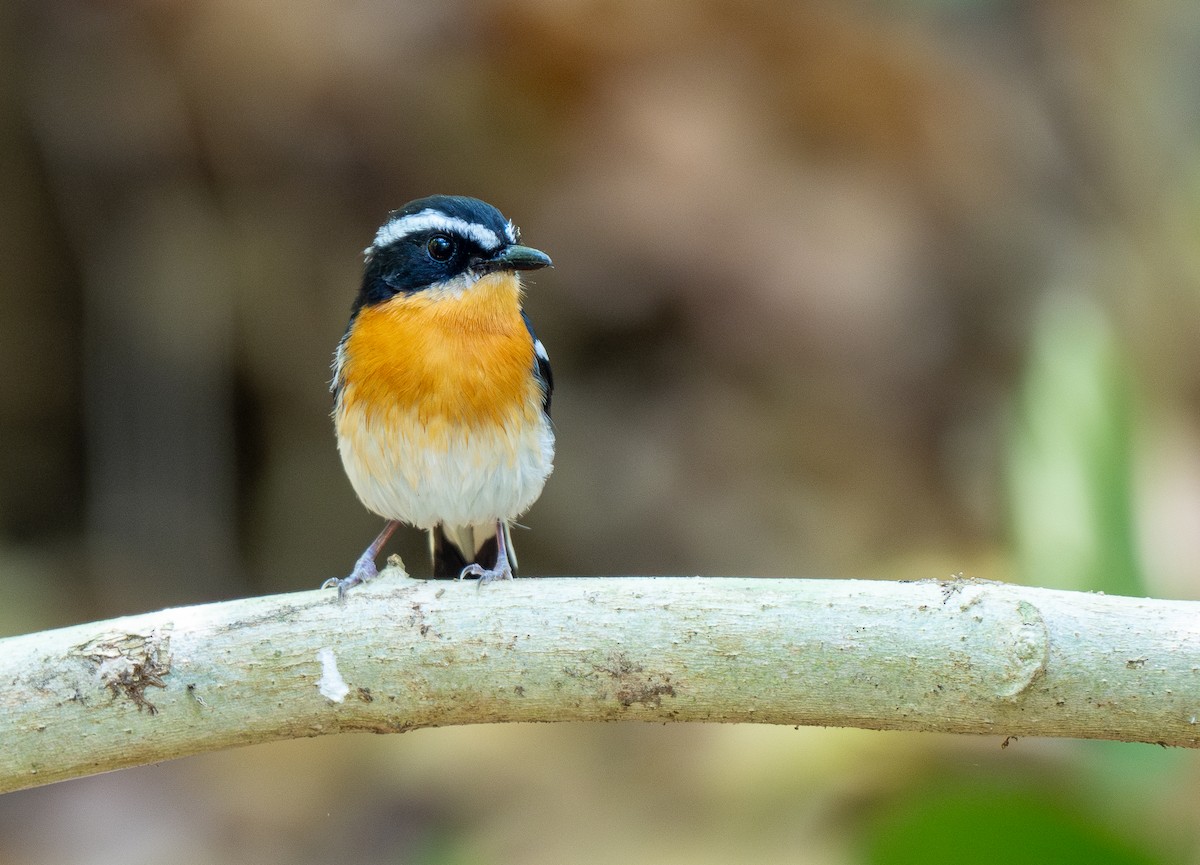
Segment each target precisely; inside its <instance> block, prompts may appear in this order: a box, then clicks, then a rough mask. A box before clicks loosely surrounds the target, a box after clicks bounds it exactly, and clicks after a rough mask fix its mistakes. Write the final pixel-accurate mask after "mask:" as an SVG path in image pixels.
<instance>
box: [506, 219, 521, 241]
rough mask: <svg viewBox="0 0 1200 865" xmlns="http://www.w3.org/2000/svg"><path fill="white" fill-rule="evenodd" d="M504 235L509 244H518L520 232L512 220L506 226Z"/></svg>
mask: <svg viewBox="0 0 1200 865" xmlns="http://www.w3.org/2000/svg"><path fill="white" fill-rule="evenodd" d="M504 234H505V235H506V236H507V237H508V242H509V243H516V242H517V237H518V235H519V234H520V232H519V231H518V230H517V227H516V226H515V225H513V221H512V220H511V219H510V220H509V221H508V222H507V223H505V225H504Z"/></svg>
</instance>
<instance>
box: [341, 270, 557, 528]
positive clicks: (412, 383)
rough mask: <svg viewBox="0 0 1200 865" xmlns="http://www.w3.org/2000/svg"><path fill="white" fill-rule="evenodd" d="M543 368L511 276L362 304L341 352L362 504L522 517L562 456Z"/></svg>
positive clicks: (426, 518)
mask: <svg viewBox="0 0 1200 865" xmlns="http://www.w3.org/2000/svg"><path fill="white" fill-rule="evenodd" d="M534 363H535V354H534V345H533V341H532V339H531V337H530V335H529V331H528V329H527V327H526V325H525V322H524V320H523V319H522V317H521V312H520V282H519V281H518V279H517V278H516V277H515V276H514V275H512V274H509V273H500V274H491V275H488V276H485V277H483V278H482V279H480V280H479V281H478V282H476V283H475V284H474V285H473V286H472V287H471V288H470V289H468V290H467V291H465V292H462V293H460V294H458V295H455V296H447V295H445V294H442V295H437V294H434V293H432V292H417V293H415V294H412V295H398V296H397V297H395V298H393V299H392V300H390V301H388V302H386V303H383V304H378V305H375V306H370V307H365V308H363V309H362V310H360V311H359V314H358V316H357V318H356V320H355V322H354V323H353V326H352V327H351V329H350V331H349V332H348V334H347V336H346V338H345V339H344V340H343V343H342V345H341V346H340V348H339V351H338V359H337V364H336V366H337V369H336V371H335V386H336V389H337V406H336V409H335V421H336V426H337V433H338V446H339V450H340V451H341V455H342V460H343V463H344V465H345V467H346V473H347V475H348V476H349V478H350V481H351V484H352V485H353V486H354V489H355V491H356V492H357V493H358V495H359V498H360V499H362V501H363V504H365V505H366V506H367V507H368V508H369V509H371V510H372V511H375V512H376V513H378V514H380V515H382V516H384V517H387V518H389V519H400V520H404V521H405V522H408V523H411V524H413V525H417V526H421V527H424V528H429V527H432V526H433V525H436V524H438V523H449V524H452V525H472V524H484V523H489V522H492V521H494V520H497V519H503V520H508V519H514V518H515V517H517V516H519V515H520V514H521V513H523V512H524V511H525V510H526V509H527V508H528V507H529V506H530V505H531V504H533V502H534V501H535V500H536V499H537V497H538V495H539V494H540V493H541V489H542V486H543V485H544V484H545V480H546V477H547V476H548V475H549V474H550V471H551V469H552V461H553V453H554V437H553V432H552V431H551V428H550V425H549V420H548V419H547V418H546V416H545V414H544V412H543V411H542V396H543V395H542V390H541V386H540V385H539V384H538V382H537V380H536V378H535V377H534V376H533V373H532V370H533V367H534Z"/></svg>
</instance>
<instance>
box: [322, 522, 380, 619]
mask: <svg viewBox="0 0 1200 865" xmlns="http://www.w3.org/2000/svg"><path fill="white" fill-rule="evenodd" d="M398 525H400V523H399V522H397V521H396V520H388V521H387V524H386V525H384V527H383V531H382V532H380V533H379V537H377V538H375V540H373V541H371V546H369V547H367V548H366V549H365V550H363V554H362V555H361V556H359V557H358V561H357V562H355V563H354V570H353V571H351V572H350V576H348V577H330V578H329V579H328V580H326V581H325V582H323V583H321V588H322V589H332V588H333V587H334V586H337V590H338V600H339V601H340V600H342V599H343V598H345V597H346V592H348V591H349V590H350V589H351V588H352V587H353V586H357V585H358V584H359V583H365V582H366V581H367V580H373V579H375V577H377V576H379V569H378V568H376V567H375V557H376V556H378V555H379V551H380V550H382V549H383V545H384V544H386V543H387V540H388V538H390V537H391V536H392V532H394V531H396V526H398Z"/></svg>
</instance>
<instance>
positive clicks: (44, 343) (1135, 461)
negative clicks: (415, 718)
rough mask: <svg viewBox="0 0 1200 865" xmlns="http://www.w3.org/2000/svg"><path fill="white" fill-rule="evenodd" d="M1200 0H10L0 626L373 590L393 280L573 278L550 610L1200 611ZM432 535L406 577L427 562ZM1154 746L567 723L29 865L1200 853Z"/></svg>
mask: <svg viewBox="0 0 1200 865" xmlns="http://www.w3.org/2000/svg"><path fill="white" fill-rule="evenodd" d="M1197 68H1200V7H1197V5H1196V4H1194V3H1190V2H1187V0H1163V2H1159V3H1151V4H1121V5H1120V6H1119V7H1118V6H1114V5H1110V4H1090V3H1071V2H1061V3H1057V2H1051V3H1031V2H1013V0H1008V2H1002V0H970V2H968V0H875V2H862V0H855V2H833V0H830V2H796V3H783V2H762V0H758V2H756V0H742V2H733V0H727V2H723V0H711V2H673V0H483V2H464V0H437V2H398V0H311V2H300V3H297V2H287V0H141V2H132V0H109V2H95V0H94V2H81V0H52V2H34V0H10V2H9V3H6V4H4V6H3V8H2V9H0V200H2V201H3V205H2V207H3V211H4V228H3V231H0V368H2V369H3V370H4V371H5V374H4V375H3V376H2V377H0V589H2V590H3V594H4V598H5V600H4V602H3V604H0V634H15V633H22V632H27V631H34V630H38V629H42V628H49V627H54V626H58V625H64V624H68V623H74V622H79V621H86V620H90V619H96V618H102V617H108V616H113V615H119V614H123V613H132V612H139V611H144V610H150V609H155V608H160V607H163V606H167V605H176V604H187V603H197V602H205V601H215V600H221V599H227V598H233V597H241V596H246V595H251V594H260V593H267V592H282V591H296V590H303V589H311V588H315V587H316V586H317V585H319V584H320V583H321V581H323V580H324V579H325V578H326V577H329V576H333V575H342V574H344V573H346V572H347V571H348V569H349V567H350V566H351V564H352V563H353V561H354V559H355V558H356V557H357V556H358V554H359V553H360V552H361V550H362V548H363V547H364V546H365V545H366V544H367V542H368V541H369V540H370V539H371V538H372V537H373V536H374V535H375V533H376V531H377V530H378V528H379V522H380V521H379V520H378V519H377V518H375V517H373V516H371V515H370V514H368V513H366V512H365V511H364V510H363V509H362V508H361V506H360V505H359V504H358V503H357V501H356V500H355V498H354V495H353V493H352V491H351V489H350V486H349V484H348V482H347V481H346V480H345V478H344V476H343V474H342V469H341V465H340V462H339V460H338V457H337V454H336V451H335V446H334V440H333V434H332V429H331V425H330V422H329V418H328V413H329V410H330V397H329V394H328V391H327V383H328V380H329V375H330V374H329V361H330V357H331V353H332V351H333V348H334V345H335V343H336V342H337V340H338V338H339V337H340V335H341V332H342V329H343V328H344V326H345V322H346V317H347V314H348V310H349V305H350V302H351V299H352V298H353V295H354V293H355V291H356V289H357V284H358V279H359V272H360V268H361V260H362V259H361V251H362V249H363V247H365V246H366V245H367V244H368V242H369V241H370V239H371V237H372V235H373V232H374V231H375V228H376V227H377V226H378V224H379V223H380V222H381V221H382V220H383V218H384V216H385V215H386V213H387V211H388V210H389V209H392V208H395V207H398V206H400V205H401V204H403V203H404V202H405V201H407V200H409V199H412V198H415V197H418V196H422V195H427V194H431V193H434V192H445V193H459V194H470V195H475V196H478V197H481V198H483V199H486V200H487V201H490V202H492V203H494V204H496V205H497V206H498V207H500V209H501V210H502V211H503V212H504V213H505V214H506V215H507V216H510V217H512V218H513V219H514V220H515V221H516V222H517V223H518V224H519V225H520V226H521V227H522V228H523V230H524V236H525V239H526V240H527V242H529V243H531V244H533V245H535V246H538V247H539V248H541V249H544V250H546V251H547V252H548V253H549V254H550V255H552V256H553V257H554V261H555V264H556V269H555V270H553V271H546V272H539V273H538V274H536V277H535V279H534V280H533V284H532V285H531V287H530V291H529V296H528V301H527V309H528V311H529V313H530V315H531V317H532V318H533V320H534V322H535V323H536V324H537V327H538V332H539V335H540V336H541V337H542V339H543V341H544V342H545V343H546V345H547V346H548V348H549V350H550V354H551V356H552V358H553V360H554V365H555V366H554V369H555V375H556V379H557V383H558V390H557V392H556V394H555V400H554V408H555V421H556V425H557V429H558V438H559V448H558V459H557V468H556V471H555V474H554V476H553V477H552V478H551V480H550V483H549V485H548V486H547V488H546V492H545V494H544V495H543V496H542V498H541V500H540V501H539V502H538V504H537V505H536V506H535V507H534V509H533V510H532V511H531V512H530V513H529V514H528V515H527V517H526V518H525V520H524V522H525V524H526V525H528V526H529V527H531V529H532V531H529V532H520V533H519V535H518V538H517V546H518V547H519V549H520V553H521V564H522V567H523V572H524V573H525V574H527V575H529V574H561V573H568V574H626V573H629V574H657V573H671V574H696V573H702V574H714V575H715V574H747V575H763V576H801V577H837V578H848V577H873V578H882V579H919V578H930V577H932V578H944V577H948V576H950V575H951V574H955V573H962V574H965V575H967V576H975V577H982V578H989V579H1002V580H1013V581H1021V582H1028V583H1031V584H1037V585H1044V586H1053V587H1062V588H1075V589H1094V590H1103V591H1107V592H1111V593H1122V594H1135V595H1137V594H1142V595H1145V594H1149V595H1156V596H1161V597H1172V598H1200V339H1197V325H1198V323H1200V76H1198V75H1197V74H1196V69H1197ZM394 549H395V550H398V551H399V552H401V553H402V554H403V555H404V557H405V560H406V561H407V562H408V564H409V566H410V568H411V569H412V570H413V571H414V573H416V574H421V573H423V572H425V570H426V569H427V567H428V563H427V559H426V554H425V551H424V545H423V543H422V541H421V540H420V539H419V538H418V537H417V536H416V535H415V533H406V536H405V537H404V538H403V539H402V540H401V542H399V543H398V544H397V545H396V547H395V548H394ZM1198 784H1200V762H1198V760H1197V757H1196V755H1194V754H1192V753H1187V752H1180V751H1165V750H1161V749H1157V748H1153V747H1151V746H1145V745H1119V744H1108V743H1091V742H1071V741H1034V740H1022V741H1018V742H1010V743H1008V746H1007V747H1005V748H1001V742H1000V740H998V739H995V738H980V739H974V738H970V737H948V736H933V735H905V734H895V733H891V734H884V733H869V732H862V731H854V730H808V729H803V730H792V729H790V728H784V729H773V728H759V727H750V726H744V727H715V726H698V725H697V726H683V725H680V726H673V727H650V726H630V725H608V726H595V727H591V726H531V727H520V726H511V727H480V728H473V729H447V730H427V731H420V732H416V733H413V734H411V735H406V736H389V737H365V736H341V737H327V738H324V739H319V740H311V741H308V740H306V741H297V742H287V743H280V744H277V745H271V746H260V747H254V748H247V749H242V750H238V751H235V752H230V753H221V754H212V755H207V756H204V757H198V758H192V759H188V760H183V761H177V762H174V763H170V764H165V765H159V766H152V767H146V768H143V769H138V770H132V771H126V772H121V773H116V774H113V775H108V776H102V777H96V778H89V779H82V780H79V781H74V782H68V783H63V784H59V785H55V786H53V787H49V788H43V789H37V790H31V791H25V792H22V793H18V794H10V795H8V796H5V797H3V798H0V863H5V865H7V863H19V865H26V863H28V865H40V863H62V862H78V863H108V862H114V863H115V862H121V863H160V862H164V861H170V862H179V863H205V862H254V863H276V862H278V863H299V865H304V863H310V862H311V863H316V862H326V861H330V860H332V859H337V860H339V861H349V862H361V863H392V862H412V863H430V865H440V863H447V865H450V863H453V865H473V863H566V862H579V863H617V862H621V863H675V862H678V863H684V862H686V863H689V865H690V863H725V862H764V863H772V862H779V863H822V865H824V863H829V865H840V863H847V865H849V863H903V862H918V861H919V862H925V863H941V862H946V863H951V862H953V863H963V862H980V863H1017V862H1034V861H1046V862H1081V863H1082V862H1087V863H1166V862H1192V863H1200V839H1198V837H1197V828H1196V827H1197V826H1198V825H1200V796H1197V795H1196V790H1197V785H1198Z"/></svg>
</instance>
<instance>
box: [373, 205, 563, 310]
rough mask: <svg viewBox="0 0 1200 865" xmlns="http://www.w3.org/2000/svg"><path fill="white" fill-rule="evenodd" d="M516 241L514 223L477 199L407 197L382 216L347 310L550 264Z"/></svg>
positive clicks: (537, 253)
mask: <svg viewBox="0 0 1200 865" xmlns="http://www.w3.org/2000/svg"><path fill="white" fill-rule="evenodd" d="M519 239H520V236H519V234H518V231H517V227H516V226H515V225H513V224H512V222H511V221H509V220H507V219H505V218H504V216H503V215H502V214H501V213H500V211H499V210H497V209H496V208H494V207H492V206H491V205H490V204H488V203H486V202H484V201H480V200H479V199H478V198H467V197H466V196H461V195H431V196H430V197H428V198H418V199H417V200H416V201H410V202H409V203H408V204H406V205H404V207H402V208H400V209H399V210H395V211H392V213H390V214H389V215H388V221H387V222H385V223H384V224H383V226H382V227H380V229H379V231H378V233H376V235H375V242H374V243H372V244H371V245H370V246H369V247H367V250H366V256H367V262H366V266H365V268H364V271H363V284H362V289H361V290H360V291H359V294H358V297H357V298H356V299H355V301H354V308H353V310H352V312H353V313H357V312H358V310H359V309H361V308H362V307H363V306H370V305H372V304H376V303H382V302H383V301H385V300H388V299H389V298H391V297H393V296H395V295H397V294H411V293H413V292H417V291H424V290H426V289H429V288H446V289H452V290H460V291H465V290H466V289H468V288H470V286H471V285H472V284H474V282H475V281H476V280H478V279H479V278H480V277H481V276H484V275H486V274H488V273H492V272H495V271H498V270H513V271H516V270H536V269H537V268H539V267H547V266H548V265H549V264H550V258H549V257H548V256H547V255H546V254H545V253H543V252H539V251H538V250H536V249H530V248H529V247H527V246H521V245H519V243H518V240H519Z"/></svg>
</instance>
